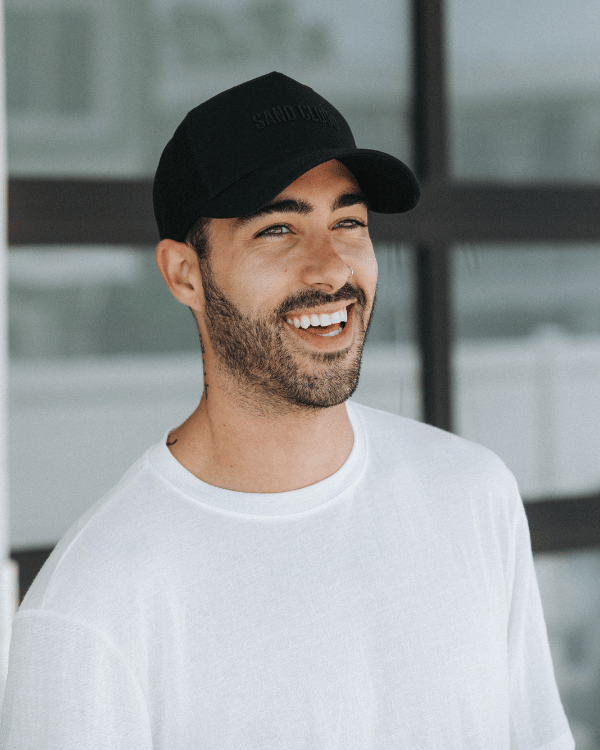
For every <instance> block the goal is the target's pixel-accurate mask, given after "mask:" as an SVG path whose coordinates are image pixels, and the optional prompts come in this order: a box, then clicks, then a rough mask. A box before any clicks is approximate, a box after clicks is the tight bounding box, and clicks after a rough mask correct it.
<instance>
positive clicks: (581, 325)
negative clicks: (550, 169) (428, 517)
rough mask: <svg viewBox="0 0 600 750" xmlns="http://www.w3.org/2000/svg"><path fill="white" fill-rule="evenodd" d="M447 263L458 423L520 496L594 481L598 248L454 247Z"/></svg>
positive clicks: (598, 477)
mask: <svg viewBox="0 0 600 750" xmlns="http://www.w3.org/2000/svg"><path fill="white" fill-rule="evenodd" d="M453 269H454V284H455V294H456V317H457V320H456V323H457V346H456V351H455V359H454V367H455V386H454V387H455V398H456V423H457V430H458V432H460V434H462V435H464V436H465V437H468V438H470V439H472V440H475V441H476V442H480V443H483V444H484V445H487V446H488V447H490V448H492V449H493V450H495V451H496V452H497V453H499V455H500V456H501V457H502V458H503V459H504V460H505V461H506V463H507V464H508V466H509V468H511V469H512V470H513V471H514V473H515V474H516V476H517V479H518V480H519V484H520V486H521V490H522V492H523V494H524V495H525V496H526V497H527V498H535V497H541V496H548V495H561V496H562V495H571V494H578V493H587V492H592V491H596V490H598V489H599V488H600V463H599V462H598V455H599V454H600V430H598V424H599V423H600V406H599V405H600V297H599V296H598V289H599V288H600V247H599V246H590V245H586V246H574V247H568V246H565V245H553V246H541V245H527V246H491V245H487V246H477V247H469V248H466V247H462V248H457V250H456V252H455V254H454V267H453Z"/></svg>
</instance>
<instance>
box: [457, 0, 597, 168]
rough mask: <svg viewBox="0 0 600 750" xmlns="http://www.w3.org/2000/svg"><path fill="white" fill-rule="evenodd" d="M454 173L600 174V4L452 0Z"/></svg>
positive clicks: (579, 0) (584, 1) (552, 0)
mask: <svg viewBox="0 0 600 750" xmlns="http://www.w3.org/2000/svg"><path fill="white" fill-rule="evenodd" d="M446 16H447V29H448V58H449V73H450V81H449V84H450V85H449V91H450V103H451V162H452V169H453V172H454V175H455V176H457V177H461V178H463V177H468V178H498V179H508V180H527V179H540V180H561V179H563V180H564V179H578V180H597V179H598V176H599V174H600V78H599V77H598V74H597V72H598V70H599V69H600V4H599V3H598V2H593V1H591V0H573V2H569V3H565V2H562V0H523V1H518V0H509V2H503V3H498V2H491V0H484V1H483V2H482V0H449V1H448V4H447V11H446Z"/></svg>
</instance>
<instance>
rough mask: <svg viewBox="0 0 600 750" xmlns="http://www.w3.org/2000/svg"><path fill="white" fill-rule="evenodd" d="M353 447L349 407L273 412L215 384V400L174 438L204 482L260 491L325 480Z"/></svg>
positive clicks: (205, 402)
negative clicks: (236, 396) (235, 395)
mask: <svg viewBox="0 0 600 750" xmlns="http://www.w3.org/2000/svg"><path fill="white" fill-rule="evenodd" d="M174 441H176V442H174ZM353 441H354V436H353V433H352V427H351V425H350V420H349V419H348V413H347V410H346V405H345V404H340V405H338V406H333V407H329V408H324V409H309V408H304V407H296V406H290V407H289V408H279V407H277V406H271V407H270V408H268V409H267V408H265V405H264V404H262V405H261V406H260V407H259V406H258V402H257V401H256V400H254V399H253V400H249V399H246V400H245V399H241V398H238V399H234V398H232V397H231V394H230V393H227V392H226V391H224V390H220V389H219V388H218V387H215V386H213V385H212V384H211V388H210V397H209V398H207V397H206V395H204V396H203V397H202V400H201V401H200V404H199V406H198V408H197V409H196V410H195V411H194V413H193V414H192V415H191V416H190V417H189V418H188V419H187V420H186V421H185V422H184V423H183V424H182V425H181V426H180V427H178V428H177V429H176V430H174V431H173V432H172V433H171V434H170V436H169V443H170V450H171V452H172V454H173V455H174V456H175V458H176V459H177V460H178V461H179V462H180V463H181V464H182V465H183V466H184V467H185V468H186V469H188V471H190V472H191V473H192V474H194V475H195V476H197V477H198V478H199V479H201V480H202V481H204V482H207V483H208V484H212V485H214V486H216V487H222V488H224V489H230V490H236V491H239V492H261V493H266V492H288V491H290V490H296V489H301V488H302V487H308V486H309V485H311V484H315V483H316V482H319V481H321V480H323V479H326V478H327V477H329V476H331V475H332V474H334V473H335V472H336V471H338V469H340V468H341V466H342V465H343V463H344V462H345V461H346V459H347V458H348V456H349V454H350V451H351V450H352V445H353Z"/></svg>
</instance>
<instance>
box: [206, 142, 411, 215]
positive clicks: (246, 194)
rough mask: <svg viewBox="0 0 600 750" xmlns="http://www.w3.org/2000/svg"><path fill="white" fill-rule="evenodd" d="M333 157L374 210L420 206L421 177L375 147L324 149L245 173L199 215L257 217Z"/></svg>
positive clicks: (400, 210) (385, 211) (304, 153)
mask: <svg viewBox="0 0 600 750" xmlns="http://www.w3.org/2000/svg"><path fill="white" fill-rule="evenodd" d="M331 159H337V160H338V161H341V162H342V164H344V165H345V166H347V167H348V169H349V170H350V171H351V172H352V174H353V175H354V177H355V178H356V181H357V182H358V185H359V187H360V189H361V190H362V192H363V193H364V194H365V195H366V196H367V198H368V201H369V208H370V209H371V210H372V211H376V212H378V213H385V214H393V213H403V212H404V211H410V210H411V209H412V208H414V207H415V206H416V205H417V203H418V202H419V197H420V189H419V183H418V182H417V178H416V177H415V175H414V174H413V173H412V171H411V170H410V169H409V168H408V167H407V166H406V164H404V163H403V162H401V161H400V160H399V159H396V158H395V157H394V156H391V155H390V154H386V153H384V152H382V151H373V150H371V149H356V148H354V149H324V150H322V151H312V152H310V153H306V151H303V152H302V153H298V154H296V155H293V156H291V157H289V158H287V159H285V160H283V161H282V160H280V161H278V162H277V163H273V164H271V165H267V166H266V167H265V166H263V167H261V169H260V170H257V171H256V172H251V173H249V174H247V175H244V177H241V178H240V179H239V180H237V181H236V182H234V183H233V184H232V185H230V186H229V187H228V188H227V190H224V191H223V192H222V193H219V194H218V195H216V196H215V197H214V198H212V199H211V200H210V201H208V202H207V203H205V204H204V205H203V206H198V216H205V217H207V218H214V219H230V218H237V217H238V216H245V215H247V214H251V213H254V212H255V211H258V210H259V209H261V208H263V206H265V205H266V204H267V203H269V202H270V201H272V200H273V199H274V198H275V197H276V196H278V195H279V194H280V193H281V192H282V191H283V190H284V189H285V188H286V187H288V185H291V183H292V182H294V180H297V179H298V177H300V176H301V175H303V174H304V173H305V172H308V171H309V170H310V169H313V167H316V166H318V165H319V164H323V163H324V162H326V161H330V160H331Z"/></svg>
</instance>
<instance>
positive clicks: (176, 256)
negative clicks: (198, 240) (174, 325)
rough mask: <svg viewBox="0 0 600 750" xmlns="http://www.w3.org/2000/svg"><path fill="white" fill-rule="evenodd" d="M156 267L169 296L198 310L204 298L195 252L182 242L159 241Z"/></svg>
mask: <svg viewBox="0 0 600 750" xmlns="http://www.w3.org/2000/svg"><path fill="white" fill-rule="evenodd" d="M156 265H157V266H158V270H159V271H160V273H161V276H162V277H163V279H164V280H165V283H166V285H167V286H168V287H169V290H170V291H171V294H172V295H173V296H174V297H175V298H176V299H178V300H179V302H181V303H182V304H183V305H186V307H191V308H192V309H193V310H197V309H199V307H200V306H201V303H202V300H203V299H204V297H203V289H202V278H201V275H200V267H199V264H198V256H197V255H196V251H195V250H193V249H192V248H191V247H189V245H186V244H185V243H184V242H176V241H175V240H168V239H167V240H161V241H160V242H159V244H158V246H157V248H156Z"/></svg>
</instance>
